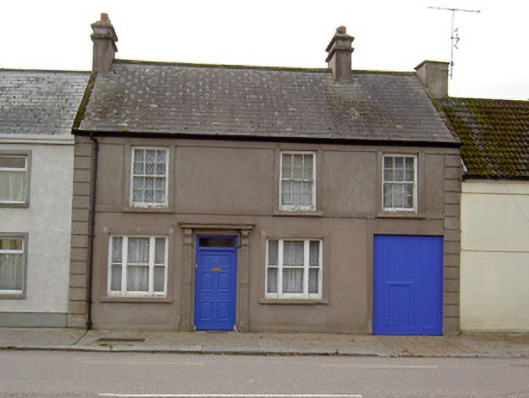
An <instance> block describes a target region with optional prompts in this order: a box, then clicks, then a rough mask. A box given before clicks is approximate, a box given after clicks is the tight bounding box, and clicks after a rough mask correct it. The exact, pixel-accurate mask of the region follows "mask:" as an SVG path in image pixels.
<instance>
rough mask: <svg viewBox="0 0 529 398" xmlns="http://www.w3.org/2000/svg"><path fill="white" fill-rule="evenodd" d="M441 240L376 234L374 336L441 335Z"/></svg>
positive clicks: (430, 237) (438, 238)
mask: <svg viewBox="0 0 529 398" xmlns="http://www.w3.org/2000/svg"><path fill="white" fill-rule="evenodd" d="M442 279H443V238H441V237H434V236H397V235H377V236H375V240H374V258H373V333H374V334H388V335H441V334H442V332H443V319H442V318H443V317H442V308H443V291H442Z"/></svg>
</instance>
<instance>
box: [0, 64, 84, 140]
mask: <svg viewBox="0 0 529 398" xmlns="http://www.w3.org/2000/svg"><path fill="white" fill-rule="evenodd" d="M89 76H90V74H89V73H87V72H58V71H27V70H7V69H0V134H46V135H67V134H68V135H69V134H71V132H72V126H73V121H74V118H75V115H76V114H77V110H78V108H79V104H80V102H81V99H82V97H83V94H84V91H85V89H86V85H87V82H88V78H89Z"/></svg>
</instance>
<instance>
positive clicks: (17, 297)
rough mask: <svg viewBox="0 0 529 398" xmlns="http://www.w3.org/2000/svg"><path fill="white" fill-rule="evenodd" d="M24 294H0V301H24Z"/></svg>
mask: <svg viewBox="0 0 529 398" xmlns="http://www.w3.org/2000/svg"><path fill="white" fill-rule="evenodd" d="M25 299H26V294H25V293H0V300H25Z"/></svg>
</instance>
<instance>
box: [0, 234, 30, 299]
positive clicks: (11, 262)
mask: <svg viewBox="0 0 529 398" xmlns="http://www.w3.org/2000/svg"><path fill="white" fill-rule="evenodd" d="M25 267H26V237H25V236H24V235H18V236H17V235H0V297H2V296H3V295H21V294H22V293H23V292H24V279H25V278H24V272H25Z"/></svg>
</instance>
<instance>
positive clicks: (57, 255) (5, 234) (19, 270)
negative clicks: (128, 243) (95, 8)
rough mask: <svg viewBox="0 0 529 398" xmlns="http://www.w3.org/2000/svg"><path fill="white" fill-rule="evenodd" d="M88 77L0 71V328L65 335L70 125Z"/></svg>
mask: <svg viewBox="0 0 529 398" xmlns="http://www.w3.org/2000/svg"><path fill="white" fill-rule="evenodd" d="M87 81H88V73H77V72H54V71H24V70H0V93H1V95H0V220H1V223H0V326H2V327H5V326H13V327H65V326H66V324H67V313H68V275H69V272H68V270H69V264H70V235H71V225H72V221H71V206H72V177H73V160H74V156H73V151H74V140H73V137H72V135H71V128H72V125H73V120H74V117H75V115H76V112H77V108H78V106H79V103H80V100H81V97H82V95H83V93H84V89H85V87H86V84H87Z"/></svg>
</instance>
